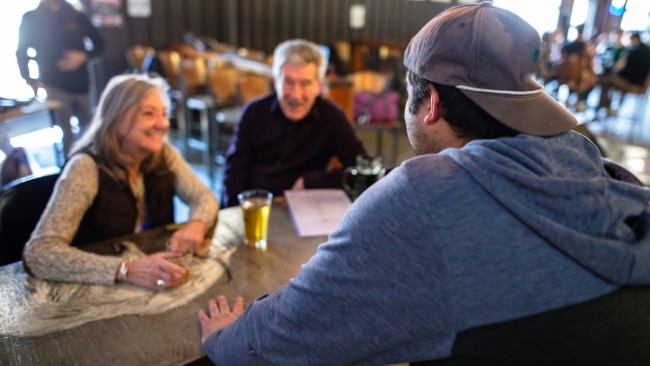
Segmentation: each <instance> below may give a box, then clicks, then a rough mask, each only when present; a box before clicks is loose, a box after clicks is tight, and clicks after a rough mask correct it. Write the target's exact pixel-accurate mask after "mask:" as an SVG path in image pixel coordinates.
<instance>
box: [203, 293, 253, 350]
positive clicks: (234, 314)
mask: <svg viewBox="0 0 650 366" xmlns="http://www.w3.org/2000/svg"><path fill="white" fill-rule="evenodd" d="M208 311H209V313H210V315H208V314H206V312H205V311H204V310H203V309H200V310H199V321H200V322H201V333H202V335H201V344H203V343H205V340H206V339H207V338H208V336H209V335H210V334H212V333H213V332H216V331H217V330H219V329H221V328H225V327H226V326H228V325H230V323H232V322H234V321H235V320H237V318H239V316H240V315H241V314H242V313H243V312H244V299H243V298H242V297H241V296H238V297H237V298H236V299H235V306H233V308H232V310H230V305H229V304H228V299H227V298H226V297H225V296H223V295H219V296H218V297H217V301H215V300H210V301H209V302H208Z"/></svg>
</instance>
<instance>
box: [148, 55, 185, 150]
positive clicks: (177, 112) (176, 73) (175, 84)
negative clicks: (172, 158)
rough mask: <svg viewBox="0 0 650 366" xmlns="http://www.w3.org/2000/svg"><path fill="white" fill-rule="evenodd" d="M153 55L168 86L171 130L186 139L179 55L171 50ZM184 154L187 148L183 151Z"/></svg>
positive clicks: (183, 139)
mask: <svg viewBox="0 0 650 366" xmlns="http://www.w3.org/2000/svg"><path fill="white" fill-rule="evenodd" d="M155 57H156V58H157V59H158V62H159V63H160V67H161V68H162V72H163V73H164V74H165V77H166V78H167V82H168V83H169V86H170V88H171V89H170V91H169V98H170V100H171V102H172V108H171V115H170V120H171V122H172V127H171V131H172V133H174V134H175V135H176V136H177V137H179V138H180V139H181V140H182V141H185V140H186V139H187V136H186V135H185V131H186V123H185V98H184V95H183V91H182V90H181V85H180V84H181V55H180V54H179V53H178V52H176V51H173V50H158V51H156V54H155ZM174 122H175V123H174ZM183 153H184V154H186V153H187V150H184V151H183Z"/></svg>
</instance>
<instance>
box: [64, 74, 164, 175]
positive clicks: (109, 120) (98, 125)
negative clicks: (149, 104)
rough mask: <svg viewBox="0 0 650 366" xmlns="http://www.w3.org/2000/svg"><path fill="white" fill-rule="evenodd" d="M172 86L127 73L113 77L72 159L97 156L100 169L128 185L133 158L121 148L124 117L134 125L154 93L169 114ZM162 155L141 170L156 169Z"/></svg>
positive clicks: (144, 164) (152, 158) (154, 78)
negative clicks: (139, 109)
mask: <svg viewBox="0 0 650 366" xmlns="http://www.w3.org/2000/svg"><path fill="white" fill-rule="evenodd" d="M168 90H169V85H168V84H167V82H165V80H163V79H162V78H160V77H151V76H148V75H142V74H124V75H118V76H115V77H113V78H112V79H111V80H110V81H109V82H108V84H107V85H106V88H105V89H104V91H103V92H102V96H101V98H100V99H99V104H98V105H97V110H96V111H95V115H94V117H93V119H92V122H91V123H90V126H89V127H88V131H87V132H86V133H85V134H84V135H83V136H82V137H81V139H80V140H79V141H78V142H77V143H75V145H74V146H73V147H72V149H71V151H70V156H72V155H74V154H76V153H79V152H87V153H90V154H92V155H94V156H95V158H96V161H97V162H98V166H99V168H100V169H102V170H103V171H104V172H106V173H107V174H108V175H109V176H111V177H112V178H113V179H115V180H117V181H122V182H125V183H127V182H128V172H127V167H128V166H129V165H131V164H132V163H133V158H131V157H130V156H129V155H127V154H126V153H125V152H124V150H123V149H122V141H121V140H122V136H121V134H120V124H121V123H122V121H123V120H124V119H125V118H128V120H127V121H126V123H127V124H129V127H130V125H132V124H133V123H134V122H135V119H136V115H137V113H135V112H136V111H137V109H138V108H139V107H140V104H141V103H142V101H143V100H144V99H145V98H146V97H147V96H148V95H149V94H150V93H152V92H159V93H160V94H161V95H162V96H163V99H164V100H165V105H166V107H167V110H168V111H169V106H170V101H169V97H168V95H167V91H168ZM160 156H161V153H160V152H159V153H156V154H152V156H150V157H148V158H147V159H145V160H144V161H143V162H142V165H141V166H140V170H141V171H142V172H148V171H151V170H153V169H154V168H155V167H156V166H157V165H158V164H159V161H160Z"/></svg>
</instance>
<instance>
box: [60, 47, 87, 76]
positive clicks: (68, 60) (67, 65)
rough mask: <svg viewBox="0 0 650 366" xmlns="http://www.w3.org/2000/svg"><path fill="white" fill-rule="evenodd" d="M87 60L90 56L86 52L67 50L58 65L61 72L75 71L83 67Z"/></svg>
mask: <svg viewBox="0 0 650 366" xmlns="http://www.w3.org/2000/svg"><path fill="white" fill-rule="evenodd" d="M87 58H88V55H87V54H86V52H84V51H76V50H66V51H63V58H61V59H60V60H59V62H58V64H57V65H58V66H59V70H61V71H74V70H76V69H78V68H79V67H81V65H83V64H84V62H86V59H87Z"/></svg>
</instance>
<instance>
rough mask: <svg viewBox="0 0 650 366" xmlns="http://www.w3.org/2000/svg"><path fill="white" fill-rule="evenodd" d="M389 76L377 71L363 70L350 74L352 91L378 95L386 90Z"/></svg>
mask: <svg viewBox="0 0 650 366" xmlns="http://www.w3.org/2000/svg"><path fill="white" fill-rule="evenodd" d="M390 78H391V76H390V75H387V74H384V73H380V72H378V71H372V70H363V71H357V72H353V73H351V74H350V79H351V80H352V87H353V88H354V91H368V92H371V93H375V94H380V93H381V92H383V91H384V90H386V89H388V82H389V80H390Z"/></svg>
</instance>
